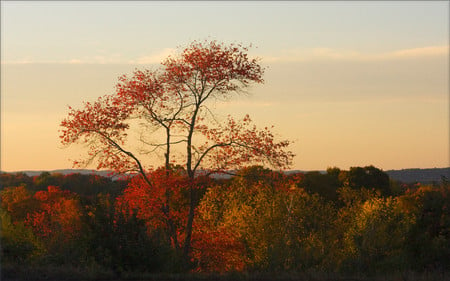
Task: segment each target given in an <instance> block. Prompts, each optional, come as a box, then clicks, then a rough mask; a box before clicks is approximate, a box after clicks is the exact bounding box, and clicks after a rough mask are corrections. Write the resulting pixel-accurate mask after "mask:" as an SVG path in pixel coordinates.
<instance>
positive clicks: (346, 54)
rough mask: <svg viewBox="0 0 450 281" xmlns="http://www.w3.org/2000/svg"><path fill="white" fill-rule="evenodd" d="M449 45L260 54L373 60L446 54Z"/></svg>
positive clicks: (276, 58) (268, 58) (282, 58)
mask: <svg viewBox="0 0 450 281" xmlns="http://www.w3.org/2000/svg"><path fill="white" fill-rule="evenodd" d="M449 49H450V48H449V46H427V47H421V48H411V49H402V50H395V51H391V52H383V53H363V52H358V51H352V50H339V49H332V48H312V49H291V50H284V51H282V52H280V53H279V54H277V55H260V57H262V59H263V61H264V62H303V61H314V60H346V61H375V60H395V59H409V58H422V57H436V56H446V55H447V56H448V55H449Z"/></svg>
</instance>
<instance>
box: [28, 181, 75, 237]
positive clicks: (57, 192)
mask: <svg viewBox="0 0 450 281" xmlns="http://www.w3.org/2000/svg"><path fill="white" fill-rule="evenodd" d="M34 199H35V200H36V201H37V203H38V208H37V210H36V211H34V212H29V213H28V214H27V218H26V220H25V223H26V225H29V226H31V227H32V228H33V230H34V232H35V233H36V234H37V235H38V236H40V237H42V238H46V239H51V238H52V236H53V238H54V237H58V239H60V238H63V239H67V240H70V239H71V238H73V237H75V236H76V235H77V234H78V232H79V231H80V230H81V206H80V204H79V200H78V198H77V196H76V195H75V194H73V193H71V192H69V191H62V190H61V189H60V188H59V187H57V186H49V187H48V189H47V191H38V192H36V193H35V194H34ZM60 242H61V241H60Z"/></svg>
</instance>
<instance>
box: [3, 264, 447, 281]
mask: <svg viewBox="0 0 450 281" xmlns="http://www.w3.org/2000/svg"><path fill="white" fill-rule="evenodd" d="M0 280H1V281H216V280H217V281H271V280H274V281H447V280H448V281H450V273H449V272H426V273H416V272H397V273H389V274H376V275H371V276H367V275H366V274H363V273H361V274H353V275H340V274H336V273H317V272H314V273H312V272H305V273H283V272H279V273H236V272H233V273H226V274H200V273H195V274H145V273H144V274H143V273H122V274H117V273H114V272H107V271H97V270H95V269H78V268H67V267H64V268H61V267H48V266H47V267H33V268H25V267H19V266H17V265H16V266H2V267H1V279H0Z"/></svg>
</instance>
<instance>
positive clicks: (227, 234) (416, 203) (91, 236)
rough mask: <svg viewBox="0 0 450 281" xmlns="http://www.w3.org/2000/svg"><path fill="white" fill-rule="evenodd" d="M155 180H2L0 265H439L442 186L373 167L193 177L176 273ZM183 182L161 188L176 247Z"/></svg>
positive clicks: (362, 268) (376, 268) (442, 256)
mask: <svg viewBox="0 0 450 281" xmlns="http://www.w3.org/2000/svg"><path fill="white" fill-rule="evenodd" d="M165 173H166V170H165V169H160V170H156V171H154V172H153V173H152V174H151V175H148V176H149V177H151V178H152V180H153V182H154V183H155V184H154V186H153V187H152V188H149V187H148V185H146V184H143V183H144V182H145V180H144V179H143V177H142V176H140V175H135V176H132V177H129V178H126V179H121V180H118V181H112V180H111V179H110V178H106V177H100V176H97V175H81V174H72V175H66V176H63V175H61V174H49V173H42V174H41V175H40V176H35V177H28V176H26V175H24V174H6V173H5V174H1V182H2V190H1V192H0V198H1V209H0V212H1V224H2V225H1V228H2V232H1V241H2V251H1V260H2V265H17V266H25V265H29V266H38V265H39V266H43V265H44V266H45V265H51V266H67V265H70V266H76V267H90V268H95V269H96V270H99V271H110V272H113V273H114V274H117V275H118V276H120V275H121V274H123V273H126V272H146V273H149V272H150V273H161V272H221V273H224V272H235V271H238V272H305V271H315V272H335V273H365V274H371V273H373V274H376V273H380V272H383V273H385V272H395V271H398V270H405V271H407V270H414V271H430V270H432V271H436V270H437V271H448V270H449V269H450V263H449V260H450V259H449V256H450V233H449V229H450V215H449V214H450V213H449V212H448V210H449V207H450V200H449V194H450V186H449V185H448V182H442V183H440V184H436V185H434V186H431V185H428V186H423V185H420V184H409V185H406V184H402V183H399V182H395V181H392V180H390V179H389V177H388V176H387V175H386V174H385V173H384V172H383V171H382V170H380V169H378V168H375V167H373V166H368V167H353V168H350V169H349V170H348V171H346V170H340V169H338V168H330V169H328V170H327V172H326V173H318V172H307V173H297V174H289V175H286V174H285V173H282V172H278V171H273V170H270V169H266V168H263V167H261V166H250V167H246V168H242V169H240V170H239V171H238V172H237V173H236V175H235V176H233V177H232V178H229V179H211V178H206V177H205V178H202V179H198V181H197V188H196V189H195V198H196V205H195V211H196V213H197V217H196V218H195V220H194V222H193V232H192V238H191V239H192V247H191V250H190V252H189V253H188V254H189V258H190V259H189V264H188V267H186V264H185V262H184V260H183V257H182V256H180V255H179V252H178V251H177V249H176V247H177V241H174V240H173V235H171V231H173V229H172V230H171V229H169V227H170V226H169V225H168V224H167V222H166V221H165V217H164V214H163V212H164V210H163V209H162V208H161V206H163V205H164V204H165V201H164V198H165V192H166V186H167V184H168V183H167V181H166V177H165ZM187 178H188V177H187V175H186V171H185V170H184V169H182V168H180V167H173V169H172V172H171V182H170V183H169V185H170V186H173V187H174V189H173V190H178V191H179V192H177V193H175V192H174V193H173V195H172V196H171V200H173V202H172V203H171V207H172V210H171V214H172V218H171V221H172V223H173V227H174V229H175V231H176V232H177V233H178V236H177V237H178V239H180V240H183V239H185V237H184V236H183V233H185V231H184V228H185V227H186V219H187V215H186V214H187V213H188V212H189V205H190V204H189V198H190V196H191V195H190V192H189V183H188V182H189V181H187V180H186V179H187ZM158 179H160V183H159V184H158ZM179 242H180V241H179ZM178 244H179V243H178ZM6 268H8V267H6Z"/></svg>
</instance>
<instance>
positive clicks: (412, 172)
mask: <svg viewBox="0 0 450 281" xmlns="http://www.w3.org/2000/svg"><path fill="white" fill-rule="evenodd" d="M43 172H49V173H51V174H52V173H60V174H63V175H67V174H73V173H80V174H84V175H86V174H87V175H89V174H96V175H99V176H103V177H108V176H109V173H110V171H95V170H84V169H62V170H53V171H18V172H12V173H25V174H26V175H28V176H38V175H40V174H41V173H43ZM298 172H302V173H305V172H307V171H298V170H291V171H286V173H287V174H291V173H298ZM320 172H321V173H326V171H320ZM385 173H386V174H388V175H389V177H390V178H391V179H393V180H396V181H400V182H403V183H416V182H420V183H423V184H429V183H433V182H437V183H439V182H441V181H442V178H443V177H445V178H446V179H447V180H450V167H449V168H430V169H402V170H387V171H385ZM217 177H219V178H229V177H231V176H230V175H218V176H217Z"/></svg>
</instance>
